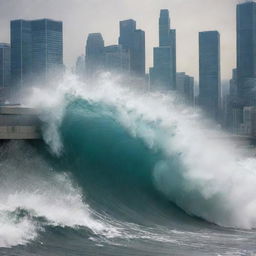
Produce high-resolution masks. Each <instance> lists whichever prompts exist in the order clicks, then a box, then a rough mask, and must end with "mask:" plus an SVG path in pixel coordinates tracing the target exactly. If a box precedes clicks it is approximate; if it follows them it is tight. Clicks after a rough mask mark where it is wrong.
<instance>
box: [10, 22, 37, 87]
mask: <svg viewBox="0 0 256 256" xmlns="http://www.w3.org/2000/svg"><path fill="white" fill-rule="evenodd" d="M31 73H32V33H31V22H30V21H27V20H13V21H11V82H12V85H15V86H21V87H23V86H24V85H26V84H27V83H28V81H29V79H30V76H31Z"/></svg>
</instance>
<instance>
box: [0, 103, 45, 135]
mask: <svg viewBox="0 0 256 256" xmlns="http://www.w3.org/2000/svg"><path fill="white" fill-rule="evenodd" d="M37 139H41V133H40V120H39V118H38V113H37V111H36V110H35V109H32V108H26V107H22V106H0V140H37Z"/></svg>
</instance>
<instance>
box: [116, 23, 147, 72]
mask: <svg viewBox="0 0 256 256" xmlns="http://www.w3.org/2000/svg"><path fill="white" fill-rule="evenodd" d="M119 44H120V45H122V47H123V48H124V49H126V50H128V51H129V54H130V65H131V73H132V74H133V75H135V76H138V77H145V69H146V67H145V58H146V53H145V32H144V31H143V30H140V29H136V21H134V20H132V19H130V20H123V21H120V37H119Z"/></svg>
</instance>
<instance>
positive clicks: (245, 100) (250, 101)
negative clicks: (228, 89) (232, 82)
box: [237, 1, 256, 105]
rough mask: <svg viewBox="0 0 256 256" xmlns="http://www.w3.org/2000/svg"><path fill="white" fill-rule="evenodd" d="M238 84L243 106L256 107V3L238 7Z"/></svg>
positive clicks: (246, 3) (247, 3) (243, 4)
mask: <svg viewBox="0 0 256 256" xmlns="http://www.w3.org/2000/svg"><path fill="white" fill-rule="evenodd" d="M237 83H238V94H239V95H240V99H241V105H256V100H255V98H256V96H255V94H256V93H255V90H253V88H255V86H256V3H255V2H254V1H247V2H245V3H242V4H238V5H237Z"/></svg>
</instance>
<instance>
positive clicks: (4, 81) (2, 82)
mask: <svg viewBox="0 0 256 256" xmlns="http://www.w3.org/2000/svg"><path fill="white" fill-rule="evenodd" d="M10 67H11V48H10V45H9V44H5V43H0V88H4V87H8V86H10Z"/></svg>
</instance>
